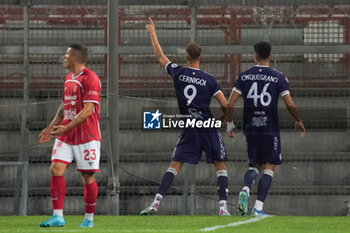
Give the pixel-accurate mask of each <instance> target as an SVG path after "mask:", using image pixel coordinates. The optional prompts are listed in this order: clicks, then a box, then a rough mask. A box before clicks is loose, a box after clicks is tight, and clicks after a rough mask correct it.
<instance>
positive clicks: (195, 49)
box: [186, 43, 202, 61]
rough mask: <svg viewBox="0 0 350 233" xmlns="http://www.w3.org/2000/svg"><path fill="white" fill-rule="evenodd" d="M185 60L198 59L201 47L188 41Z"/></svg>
mask: <svg viewBox="0 0 350 233" xmlns="http://www.w3.org/2000/svg"><path fill="white" fill-rule="evenodd" d="M186 52H187V60H189V61H195V60H198V59H199V57H200V55H201V54H202V48H201V47H200V46H199V45H198V44H196V43H189V44H188V45H187V46H186Z"/></svg>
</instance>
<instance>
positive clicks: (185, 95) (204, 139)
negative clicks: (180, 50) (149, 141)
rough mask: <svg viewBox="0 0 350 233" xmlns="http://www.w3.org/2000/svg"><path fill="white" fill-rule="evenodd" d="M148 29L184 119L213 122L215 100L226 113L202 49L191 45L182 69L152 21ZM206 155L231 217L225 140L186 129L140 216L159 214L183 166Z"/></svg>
mask: <svg viewBox="0 0 350 233" xmlns="http://www.w3.org/2000/svg"><path fill="white" fill-rule="evenodd" d="M149 20H150V24H147V25H146V28H147V30H148V32H149V34H150V36H151V41H152V46H153V51H154V54H155V57H156V59H157V60H158V62H159V63H160V65H161V66H162V67H164V68H165V69H166V71H167V73H168V74H169V75H170V76H171V77H172V79H173V80H174V87H175V91H176V97H177V100H178V106H179V109H180V113H181V114H182V115H192V116H193V117H194V118H195V119H199V120H203V121H204V120H207V119H210V118H213V116H212V114H211V112H210V108H209V105H210V101H211V98H212V96H213V97H214V98H215V99H216V100H217V101H218V103H219V104H220V105H221V107H222V108H223V112H225V111H226V110H225V109H226V107H227V100H226V98H225V96H224V94H223V93H222V91H221V89H220V86H219V84H218V83H217V81H216V79H215V78H214V77H213V76H212V75H210V74H208V73H205V72H203V71H201V70H200V69H199V63H200V58H201V48H200V47H199V46H198V45H196V44H194V43H191V44H189V45H188V46H187V47H186V51H187V56H186V60H187V65H188V67H182V66H180V65H178V64H175V63H172V62H171V61H170V60H169V59H168V58H167V57H166V56H165V55H164V54H163V51H162V48H161V46H160V44H159V42H158V39H157V34H156V32H155V27H154V24H153V22H152V19H151V18H150V19H149ZM203 150H204V151H205V153H206V159H207V162H208V163H213V164H214V166H215V168H216V171H217V172H216V175H217V185H218V194H219V215H224V216H230V214H229V212H228V210H227V194H228V189H227V185H228V184H227V183H228V180H227V170H226V164H225V161H227V155H226V150H225V147H224V143H223V141H222V138H221V136H220V134H219V132H218V131H217V129H215V128H211V129H205V130H201V129H191V128H184V129H183V131H182V133H181V135H180V136H179V138H178V141H177V143H176V145H175V148H174V151H173V155H172V162H171V163H170V167H169V168H168V169H167V171H166V173H165V174H164V176H163V179H162V181H161V184H160V186H159V188H158V192H157V194H156V196H155V198H154V201H153V202H152V204H151V205H150V206H149V207H147V208H146V209H144V210H143V211H141V213H140V215H151V214H154V213H156V212H157V210H158V208H159V204H160V201H161V200H162V198H163V196H164V195H165V194H166V192H167V191H168V189H169V188H170V186H171V184H172V182H173V180H174V177H175V176H176V175H177V174H178V173H179V172H180V169H181V167H182V165H183V163H189V164H197V163H198V162H199V160H200V157H201V154H202V151H203Z"/></svg>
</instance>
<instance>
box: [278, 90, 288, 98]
mask: <svg viewBox="0 0 350 233" xmlns="http://www.w3.org/2000/svg"><path fill="white" fill-rule="evenodd" d="M287 94H290V92H289V90H285V91H282V92H281V93H280V96H281V97H283V96H285V95H287Z"/></svg>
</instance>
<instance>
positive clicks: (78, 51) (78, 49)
mask: <svg viewBox="0 0 350 233" xmlns="http://www.w3.org/2000/svg"><path fill="white" fill-rule="evenodd" d="M69 48H71V49H73V50H74V56H76V57H77V59H78V62H79V63H83V64H84V63H86V61H87V58H88V49H87V48H86V46H85V45H82V44H71V45H69Z"/></svg>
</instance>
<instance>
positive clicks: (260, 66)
mask: <svg viewBox="0 0 350 233" xmlns="http://www.w3.org/2000/svg"><path fill="white" fill-rule="evenodd" d="M255 66H257V67H270V66H263V65H255Z"/></svg>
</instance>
